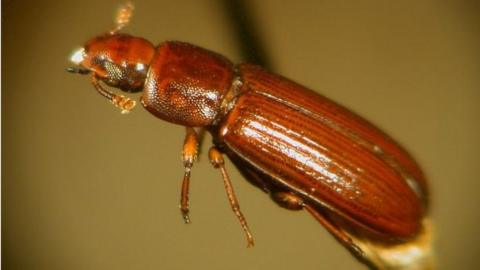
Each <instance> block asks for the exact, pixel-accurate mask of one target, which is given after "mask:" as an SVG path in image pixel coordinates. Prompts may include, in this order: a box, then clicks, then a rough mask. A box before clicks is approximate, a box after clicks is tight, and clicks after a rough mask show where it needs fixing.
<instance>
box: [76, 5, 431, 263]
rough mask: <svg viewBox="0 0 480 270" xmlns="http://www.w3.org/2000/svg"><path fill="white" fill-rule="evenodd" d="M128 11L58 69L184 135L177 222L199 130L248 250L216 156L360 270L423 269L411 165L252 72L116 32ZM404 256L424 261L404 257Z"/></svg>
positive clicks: (377, 138) (209, 55) (421, 216)
mask: <svg viewBox="0 0 480 270" xmlns="http://www.w3.org/2000/svg"><path fill="white" fill-rule="evenodd" d="M131 10H132V7H131V6H129V5H127V6H124V7H123V8H122V9H120V12H119V16H118V18H117V27H116V28H115V29H114V30H112V31H111V32H109V33H107V34H104V35H101V36H99V37H95V38H93V39H92V40H90V41H88V42H87V43H86V45H85V47H84V48H82V49H81V50H79V51H77V52H76V53H75V54H74V55H73V56H72V61H73V62H74V63H76V64H77V66H76V67H72V68H69V69H68V70H69V71H71V72H76V73H81V74H89V73H91V74H92V83H93V85H94V87H95V88H96V89H97V90H98V92H99V93H100V94H102V95H103V96H105V97H106V98H108V99H109V100H110V101H111V102H112V103H113V104H114V105H116V106H118V107H119V108H121V109H122V112H128V111H130V110H131V109H132V108H133V107H134V105H135V102H134V101H132V100H130V99H129V98H126V97H124V96H118V95H115V94H113V93H111V92H109V91H107V90H106V89H105V88H103V87H102V85H101V82H104V83H105V84H107V85H109V86H112V87H116V88H120V89H121V90H123V91H126V92H139V91H143V94H142V97H141V103H142V105H143V106H144V107H145V108H146V109H147V110H148V111H149V112H150V113H152V114H153V115H155V116H156V117H158V118H160V119H163V120H166V121H169V122H172V123H175V124H179V125H183V126H185V127H186V130H187V134H186V137H185V143H184V149H183V161H184V166H185V174H184V178H183V185H182V194H181V205H180V206H181V211H182V215H183V217H184V219H185V222H187V223H188V222H189V221H190V219H189V216H188V212H189V209H188V187H189V179H190V171H191V168H192V165H193V162H194V161H195V159H196V157H197V153H198V145H199V143H198V131H199V130H201V129H205V130H207V131H209V132H210V133H211V134H212V137H213V140H214V145H215V146H213V147H212V148H211V149H210V151H209V157H210V161H211V162H212V164H213V166H214V167H215V168H218V169H220V172H221V174H222V177H223V180H224V184H225V188H226V191H227V195H228V199H229V201H230V204H231V206H232V209H233V211H234V212H235V214H236V216H237V217H238V218H239V220H240V223H241V225H242V227H243V229H244V230H245V232H246V236H247V241H248V246H252V245H253V238H252V235H251V233H250V230H249V228H248V226H247V223H246V221H245V218H244V217H243V214H242V213H241V211H240V207H239V205H238V201H237V199H236V197H235V195H234V192H233V189H232V186H231V183H230V179H229V177H228V174H227V171H226V169H225V166H224V161H223V157H222V153H223V154H226V155H227V156H228V157H229V158H230V159H231V160H232V161H233V163H234V164H235V165H236V167H237V168H238V169H239V170H240V171H241V172H242V174H243V175H244V176H245V177H246V178H247V179H248V180H249V181H250V182H251V183H253V184H254V185H256V186H257V187H259V188H261V189H262V190H263V191H265V192H267V193H269V194H270V196H271V197H272V199H273V200H274V201H275V202H276V203H278V204H279V205H280V206H282V207H285V208H287V209H291V210H301V209H305V210H307V211H308V212H309V213H310V214H312V216H313V217H314V218H315V219H316V220H318V221H319V222H320V223H321V224H322V225H323V226H324V227H325V228H326V229H327V230H328V231H329V232H330V233H331V234H333V236H335V237H336V239H337V240H339V241H340V242H341V243H342V244H343V245H344V246H346V247H347V248H348V249H349V250H350V251H351V252H352V253H353V254H354V255H355V256H357V257H358V258H359V259H361V260H362V261H364V262H367V263H368V264H370V265H371V266H375V267H379V268H382V267H393V266H395V265H397V266H396V267H397V268H395V269H400V268H399V267H400V266H398V265H402V264H405V262H406V261H412V259H413V260H414V261H416V263H417V264H421V263H424V262H423V261H425V260H428V255H429V251H430V250H429V243H430V237H429V236H430V225H429V222H428V219H427V218H426V217H427V209H428V208H427V207H428V187H427V182H426V180H425V176H424V174H423V173H422V171H421V169H420V168H419V166H418V165H417V163H416V162H415V161H414V160H413V159H412V157H411V156H410V155H409V154H408V153H407V152H406V151H405V150H404V149H403V148H402V147H400V146H399V145H398V144H397V143H395V142H394V141H393V140H392V139H391V138H390V137H389V136H387V135H386V134H384V133H383V132H381V131H380V130H379V129H377V128H376V127H374V126H373V125H372V124H370V123H369V122H367V121H366V120H364V119H362V118H360V117H359V116H357V115H356V114H354V113H352V112H350V111H349V110H347V109H345V108H343V107H342V106H340V105H338V104H336V103H334V102H332V101H331V100H328V99H327V98H325V97H323V96H320V95H318V94H317V93H315V92H313V91H311V90H309V89H306V88H305V87H303V86H301V85H298V84H296V83H294V82H292V81H290V80H288V79H285V78H283V77H280V76H278V75H275V74H272V73H269V72H268V71H266V70H264V69H262V68H261V67H258V66H254V65H249V64H240V65H234V64H232V63H231V62H230V61H229V60H228V59H226V58H225V57H223V56H221V55H218V54H216V53H213V52H211V51H208V50H205V49H202V48H199V47H197V46H194V45H191V44H187V43H183V42H173V41H168V42H164V43H161V44H160V45H158V46H154V45H153V44H151V43H150V42H148V41H146V40H145V39H143V38H138V37H133V36H130V35H127V34H120V33H118V31H119V30H120V29H121V28H123V27H124V26H125V25H126V24H127V23H128V20H129V18H130V14H131ZM415 248H417V249H418V248H420V249H421V250H422V251H423V254H420V255H418V252H417V253H415V252H413V251H412V250H413V249H415ZM389 252H390V253H389ZM399 252H403V253H401V254H403V258H400V259H399V256H398V254H399ZM385 254H387V255H385ZM389 254H390V255H391V254H395V256H396V257H395V256H393V255H392V256H390V255H389ZM389 256H390V257H391V258H390V257H389ZM415 256H417V257H418V258H416V257H415ZM400 257H401V256H400ZM392 258H393V259H392ZM392 265H393V266H392Z"/></svg>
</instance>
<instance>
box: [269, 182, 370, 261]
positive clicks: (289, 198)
mask: <svg viewBox="0 0 480 270" xmlns="http://www.w3.org/2000/svg"><path fill="white" fill-rule="evenodd" d="M271 197H272V199H273V200H274V201H275V202H276V203H277V204H278V205H280V206H281V207H284V208H287V209H289V210H301V209H305V210H307V211H308V212H309V213H310V214H311V215H312V216H313V217H314V218H315V219H316V220H317V221H318V222H320V224H321V225H322V226H323V227H325V228H326V229H327V231H328V232H330V233H331V234H332V235H333V236H334V237H335V238H336V239H337V240H338V241H339V242H340V243H342V245H344V246H345V247H346V248H347V249H348V250H350V252H352V253H353V254H354V255H355V256H356V257H358V258H360V259H362V258H364V253H363V251H362V250H361V249H360V248H359V247H358V246H357V245H355V244H354V243H353V241H352V239H351V238H350V237H349V236H348V235H347V234H346V233H345V232H344V231H342V230H341V229H339V228H338V227H337V226H335V225H334V224H333V223H332V222H331V221H330V220H328V219H327V218H326V217H325V216H324V215H323V214H322V213H321V212H320V211H318V209H317V208H315V207H314V206H312V205H310V204H308V203H306V202H305V201H304V200H303V199H302V198H300V197H299V196H297V195H295V194H293V193H291V192H284V191H279V192H275V193H272V195H271Z"/></svg>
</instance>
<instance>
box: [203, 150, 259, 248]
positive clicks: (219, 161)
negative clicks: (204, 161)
mask: <svg viewBox="0 0 480 270" xmlns="http://www.w3.org/2000/svg"><path fill="white" fill-rule="evenodd" d="M208 157H209V158H210V162H211V163H212V165H213V167H214V168H216V169H220V171H221V173H222V178H223V183H224V185H225V191H226V192H227V197H228V201H229V202H230V206H231V207H232V210H233V212H234V213H235V216H237V218H238V220H239V221H240V225H241V226H242V228H243V230H244V231H245V235H246V237H247V247H252V246H253V245H254V242H253V236H252V234H251V233H250V229H249V228H248V225H247V220H246V219H245V217H244V216H243V214H242V212H241V211H240V205H239V203H238V200H237V196H235V193H234V191H233V186H232V183H231V182H230V177H228V174H227V170H226V169H225V162H224V160H223V156H222V153H220V151H218V149H217V148H215V147H212V148H210V151H209V152H208Z"/></svg>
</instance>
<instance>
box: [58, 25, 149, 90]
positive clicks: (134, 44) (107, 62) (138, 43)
mask: <svg viewBox="0 0 480 270" xmlns="http://www.w3.org/2000/svg"><path fill="white" fill-rule="evenodd" d="M154 52H155V48H154V46H153V45H152V44H151V43H150V42H148V41H147V40H145V39H143V38H137V37H133V36H130V35H127V34H110V33H108V34H105V35H101V36H98V37H95V38H93V39H91V40H89V41H88V42H87V44H86V45H85V47H83V48H80V49H78V50H77V51H75V52H74V53H73V55H72V57H71V58H70V60H71V61H72V63H73V64H75V67H71V68H69V69H67V70H68V71H70V72H75V73H80V74H88V73H93V76H95V77H96V78H97V79H100V80H102V81H103V82H105V83H106V84H108V85H110V86H112V87H117V88H119V89H121V90H123V91H126V92H138V91H141V90H142V88H143V83H144V81H145V78H146V74H147V70H148V66H149V64H150V61H151V60H152V58H153V54H154Z"/></svg>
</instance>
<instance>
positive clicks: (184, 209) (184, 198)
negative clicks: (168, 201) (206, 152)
mask: <svg viewBox="0 0 480 270" xmlns="http://www.w3.org/2000/svg"><path fill="white" fill-rule="evenodd" d="M197 155H198V138H197V133H196V132H195V130H194V129H193V128H191V127H187V133H186V135H185V141H184V142H183V155H182V158H183V166H184V167H185V174H184V175H183V181H182V191H181V195H180V211H181V213H182V217H183V220H184V221H185V223H187V224H188V223H190V217H189V216H188V212H189V208H188V189H189V186H190V172H191V170H192V166H193V162H195V160H196V159H197Z"/></svg>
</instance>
